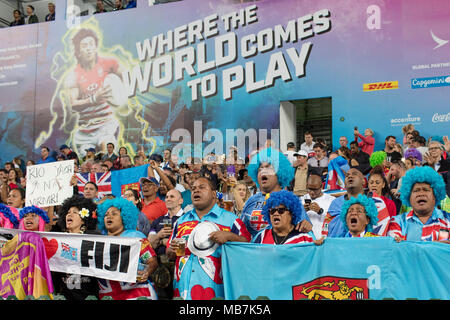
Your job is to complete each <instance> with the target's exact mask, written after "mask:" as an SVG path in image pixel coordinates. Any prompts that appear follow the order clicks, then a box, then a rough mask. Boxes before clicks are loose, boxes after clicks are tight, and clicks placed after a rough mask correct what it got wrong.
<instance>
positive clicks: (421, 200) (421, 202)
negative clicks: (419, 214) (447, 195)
mask: <svg viewBox="0 0 450 320" xmlns="http://www.w3.org/2000/svg"><path fill="white" fill-rule="evenodd" d="M417 203H418V204H419V205H421V204H426V203H427V200H426V199H419V200H418V201H417Z"/></svg>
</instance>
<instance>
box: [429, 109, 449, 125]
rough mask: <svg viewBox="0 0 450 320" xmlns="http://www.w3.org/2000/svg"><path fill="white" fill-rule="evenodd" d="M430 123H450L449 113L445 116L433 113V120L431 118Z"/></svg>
mask: <svg viewBox="0 0 450 320" xmlns="http://www.w3.org/2000/svg"><path fill="white" fill-rule="evenodd" d="M431 121H432V122H433V123H437V122H449V121H450V112H449V113H446V114H439V113H437V112H436V113H435V114H434V115H433V118H431Z"/></svg>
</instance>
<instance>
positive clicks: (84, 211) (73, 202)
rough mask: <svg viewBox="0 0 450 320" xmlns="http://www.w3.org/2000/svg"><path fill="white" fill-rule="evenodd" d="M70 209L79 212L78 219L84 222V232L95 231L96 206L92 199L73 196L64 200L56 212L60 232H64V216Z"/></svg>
mask: <svg viewBox="0 0 450 320" xmlns="http://www.w3.org/2000/svg"><path fill="white" fill-rule="evenodd" d="M72 207H75V208H77V209H78V210H79V211H80V217H81V220H83V222H84V225H85V227H86V230H95V229H96V228H97V214H96V211H97V205H96V204H95V203H94V201H92V199H86V198H85V197H83V196H80V195H74V196H72V197H70V198H67V199H66V200H64V202H63V203H62V204H61V207H60V208H59V210H58V216H59V219H58V226H59V227H60V228H61V230H62V231H66V216H67V213H68V212H69V209H70V208H72Z"/></svg>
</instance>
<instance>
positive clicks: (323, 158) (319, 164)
mask: <svg viewBox="0 0 450 320" xmlns="http://www.w3.org/2000/svg"><path fill="white" fill-rule="evenodd" d="M328 162H329V161H328V157H327V150H326V148H325V146H324V145H323V144H321V143H316V144H314V157H311V158H309V159H308V165H309V166H310V167H311V170H312V171H313V172H315V173H317V174H318V175H320V176H323V175H324V174H326V172H327V170H328Z"/></svg>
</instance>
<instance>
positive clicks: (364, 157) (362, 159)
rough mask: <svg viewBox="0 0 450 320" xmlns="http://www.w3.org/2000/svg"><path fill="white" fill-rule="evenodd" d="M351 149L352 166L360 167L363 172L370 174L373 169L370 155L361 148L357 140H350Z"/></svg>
mask: <svg viewBox="0 0 450 320" xmlns="http://www.w3.org/2000/svg"><path fill="white" fill-rule="evenodd" d="M350 151H351V158H350V163H349V164H350V167H352V168H356V169H358V170H359V171H361V172H362V173H363V174H368V173H369V172H370V170H371V169H372V167H371V166H370V156H369V155H368V154H367V153H365V152H364V151H361V150H360V148H359V145H358V142H356V141H352V142H350Z"/></svg>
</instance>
